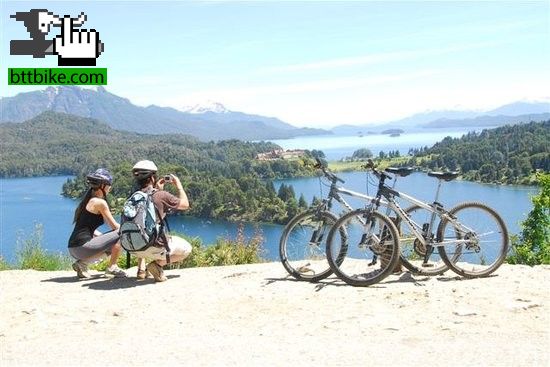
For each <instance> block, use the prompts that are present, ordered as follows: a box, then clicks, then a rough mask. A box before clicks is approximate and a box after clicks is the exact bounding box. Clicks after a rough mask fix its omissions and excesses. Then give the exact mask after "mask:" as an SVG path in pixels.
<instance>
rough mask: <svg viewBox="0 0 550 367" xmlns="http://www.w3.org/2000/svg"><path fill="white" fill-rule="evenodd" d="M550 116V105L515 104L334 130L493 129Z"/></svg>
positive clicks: (352, 132) (351, 132) (344, 132)
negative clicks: (487, 109)
mask: <svg viewBox="0 0 550 367" xmlns="http://www.w3.org/2000/svg"><path fill="white" fill-rule="evenodd" d="M548 114H550V103H549V102H525V101H520V102H514V103H510V104H507V105H504V106H501V107H498V108H495V109H493V110H489V111H467V110H465V111H460V110H443V111H427V112H422V113H417V114H414V115H412V116H409V117H405V118H403V119H400V120H395V121H390V122H385V123H380V124H370V125H358V126H354V125H339V126H336V127H334V128H333V129H332V130H331V131H332V132H333V133H335V134H338V135H356V134H358V132H361V133H365V132H366V131H370V132H377V133H380V132H381V131H383V130H386V129H397V128H399V129H405V131H411V130H419V129H424V128H455V127H473V128H478V127H490V126H501V125H505V124H515V123H519V122H527V121H531V120H533V121H543V120H546V119H548Z"/></svg>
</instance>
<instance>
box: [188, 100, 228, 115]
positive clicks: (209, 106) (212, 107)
mask: <svg viewBox="0 0 550 367" xmlns="http://www.w3.org/2000/svg"><path fill="white" fill-rule="evenodd" d="M181 111H182V112H186V113H193V114H200V113H206V112H214V113H229V112H231V111H229V110H228V109H227V108H225V106H224V105H223V104H221V103H219V102H214V101H210V100H209V101H206V102H205V103H198V104H195V105H192V106H184V107H182V108H181Z"/></svg>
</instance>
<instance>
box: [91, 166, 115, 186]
mask: <svg viewBox="0 0 550 367" xmlns="http://www.w3.org/2000/svg"><path fill="white" fill-rule="evenodd" d="M86 183H87V184H88V185H90V186H92V187H94V188H95V187H99V186H101V185H109V186H112V185H113V176H112V175H111V173H110V172H109V171H108V170H106V169H105V168H98V169H97V170H95V172H92V173H89V174H88V175H87V176H86Z"/></svg>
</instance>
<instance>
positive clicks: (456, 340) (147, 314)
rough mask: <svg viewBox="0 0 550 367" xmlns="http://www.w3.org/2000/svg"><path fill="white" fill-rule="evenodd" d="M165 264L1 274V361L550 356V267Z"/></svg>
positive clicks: (297, 362)
mask: <svg viewBox="0 0 550 367" xmlns="http://www.w3.org/2000/svg"><path fill="white" fill-rule="evenodd" d="M166 273H167V275H168V277H169V280H168V281H167V282H164V283H156V284H155V283H154V282H153V281H152V280H150V279H148V280H145V281H142V282H138V281H136V279H135V278H134V277H135V269H131V270H130V272H129V274H130V275H131V277H129V278H127V279H107V278H105V277H103V276H101V275H99V274H98V275H97V276H96V277H94V278H92V279H90V280H80V281H79V280H78V279H77V278H76V276H75V274H74V272H68V271H65V272H62V271H61V272H37V271H17V270H14V271H3V272H0V301H1V311H2V312H1V313H0V353H1V355H0V365H1V366H3V367H4V366H6V367H7V366H24V365H29V366H44V365H50V366H52V365H53V366H65V365H67V366H69V365H70V366H75V365H79V366H152V365H154V366H174V365H190V366H197V365H234V366H243V365H247V366H248V365H258V366H259V365H261V366H266V365H269V366H313V365H315V366H335V365H343V366H374V365H383V366H386V365H391V366H425V365H429V366H472V365H475V366H548V365H550V333H549V327H550V323H549V319H550V317H549V315H550V313H549V311H550V307H549V304H550V292H549V289H550V282H549V280H550V266H537V267H533V268H531V267H527V266H511V265H503V266H502V267H501V268H500V269H499V270H497V272H496V274H495V275H494V276H492V277H489V278H484V279H474V280H466V279H461V278H459V277H456V276H455V275H454V274H453V273H450V272H448V273H446V274H444V275H442V276H437V277H431V278H430V277H425V276H412V275H411V274H410V273H406V272H405V273H402V274H400V275H392V276H390V277H388V278H386V280H385V281H384V282H382V283H379V284H377V285H374V286H371V287H368V288H354V287H351V286H348V285H346V284H344V283H342V282H340V281H339V280H338V279H336V278H328V279H326V280H325V281H322V282H320V283H316V284H315V283H306V282H298V281H294V280H293V279H292V278H289V277H288V276H287V274H286V272H285V270H284V269H283V267H282V266H281V265H280V264H279V263H268V264H259V265H243V266H229V267H216V268H196V269H185V270H171V271H167V272H166Z"/></svg>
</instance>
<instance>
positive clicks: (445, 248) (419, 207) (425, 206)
mask: <svg viewBox="0 0 550 367" xmlns="http://www.w3.org/2000/svg"><path fill="white" fill-rule="evenodd" d="M367 168H369V169H371V170H372V172H373V173H374V174H375V175H376V176H377V177H378V180H379V183H378V191H377V193H376V196H375V198H374V199H373V200H372V202H371V205H369V206H367V207H366V208H365V209H360V210H356V211H354V212H350V213H348V214H346V215H344V216H342V217H341V218H340V219H339V220H338V221H337V222H336V223H335V224H334V225H333V227H332V228H331V231H330V232H329V235H328V238H327V246H328V248H327V260H328V262H329V265H330V266H331V269H332V270H333V271H334V272H335V273H336V274H337V275H338V276H339V277H340V278H342V279H343V280H344V281H347V282H348V283H353V280H354V273H352V272H350V271H349V270H347V269H346V268H345V266H344V265H345V263H346V261H345V259H342V258H341V257H342V256H346V255H345V254H344V255H343V252H342V249H341V245H340V243H341V238H340V237H341V236H340V235H339V232H340V231H341V229H342V228H345V229H346V231H347V236H348V237H349V235H350V233H351V232H353V231H355V232H361V228H354V223H353V220H354V218H355V217H357V216H363V217H364V218H367V219H368V218H370V217H375V216H376V213H377V210H378V209H379V207H380V205H381V202H382V198H384V199H385V202H386V203H387V204H385V205H387V206H388V207H389V208H390V209H391V210H392V212H394V213H396V214H397V227H399V228H400V234H399V240H400V248H401V250H400V251H401V260H402V262H403V265H404V266H405V267H407V268H408V269H409V270H411V271H412V272H416V273H420V274H427V275H436V274H441V273H443V272H445V271H446V270H447V269H451V270H452V271H454V272H455V273H457V274H459V275H461V276H464V277H468V278H475V277H482V276H487V275H489V274H491V273H492V272H494V271H495V270H496V269H498V267H499V266H500V265H501V264H502V263H503V261H504V259H505V257H506V253H507V251H508V230H507V228H506V225H505V224H504V221H503V220H502V218H501V217H500V216H499V215H498V213H497V212H496V211H495V210H493V209H491V208H490V207H488V206H487V205H485V204H482V203H479V202H464V203H461V204H458V205H456V206H455V207H453V208H452V209H450V210H446V209H445V208H444V207H443V205H442V204H441V203H439V202H438V199H439V193H440V188H441V184H442V182H443V181H452V180H454V179H455V178H456V177H458V175H459V174H458V173H457V172H445V173H442V172H429V173H428V176H430V177H434V178H437V179H438V180H439V181H438V187H437V191H436V195H435V200H434V201H433V203H424V202H422V201H420V200H418V199H416V198H414V197H412V196H409V195H407V194H405V193H403V192H399V191H396V190H395V189H393V188H390V187H389V186H387V185H386V184H385V181H386V180H387V179H391V178H392V177H391V176H390V175H389V174H388V173H386V172H380V171H378V170H377V169H376V167H375V166H374V164H373V162H372V161H369V163H368V166H367ZM396 198H400V199H403V200H405V201H408V202H410V203H412V204H413V206H412V207H410V208H408V209H407V210H403V209H402V208H401V207H400V206H399V204H398V203H397V202H396ZM436 219H439V224H438V225H437V228H436V227H435V221H436ZM355 227H357V225H355ZM359 227H360V226H359ZM434 229H435V233H434ZM435 249H437V253H435V252H434V250H435Z"/></svg>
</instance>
